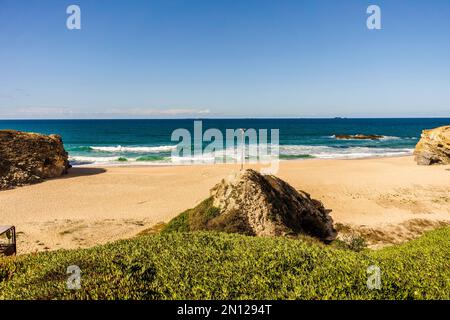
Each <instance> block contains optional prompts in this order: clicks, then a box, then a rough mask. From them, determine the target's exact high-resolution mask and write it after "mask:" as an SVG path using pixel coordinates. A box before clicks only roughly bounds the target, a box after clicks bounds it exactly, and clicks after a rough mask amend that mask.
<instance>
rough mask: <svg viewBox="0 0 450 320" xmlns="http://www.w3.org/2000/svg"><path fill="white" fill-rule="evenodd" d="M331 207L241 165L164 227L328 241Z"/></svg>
mask: <svg viewBox="0 0 450 320" xmlns="http://www.w3.org/2000/svg"><path fill="white" fill-rule="evenodd" d="M330 211H331V210H328V209H325V208H324V206H323V204H322V203H321V202H320V201H318V200H314V199H311V197H310V195H309V194H307V193H306V192H303V191H297V190H295V189H294V188H293V187H291V186H290V185H289V184H288V183H286V182H285V181H283V180H281V179H279V178H277V177H275V176H271V175H265V176H264V175H261V174H260V173H258V172H256V171H254V170H246V171H242V172H240V173H239V174H238V175H236V176H233V177H230V178H227V179H224V180H222V182H220V183H219V184H217V185H216V186H215V187H214V188H213V189H212V190H211V198H209V199H207V200H205V201H204V202H203V203H201V204H200V205H198V206H197V207H196V208H194V209H190V210H188V211H186V212H184V213H182V214H181V215H180V216H178V217H177V218H175V219H174V220H172V221H171V222H170V223H169V225H168V229H171V230H175V231H176V230H178V231H194V230H215V231H224V232H236V233H242V234H247V235H255V236H295V235H299V234H307V235H311V236H314V237H317V238H319V239H320V240H322V241H331V240H333V239H334V238H335V237H336V230H335V229H334V228H333V220H332V219H331V217H330V215H329V212H330Z"/></svg>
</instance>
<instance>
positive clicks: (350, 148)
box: [0, 118, 450, 166]
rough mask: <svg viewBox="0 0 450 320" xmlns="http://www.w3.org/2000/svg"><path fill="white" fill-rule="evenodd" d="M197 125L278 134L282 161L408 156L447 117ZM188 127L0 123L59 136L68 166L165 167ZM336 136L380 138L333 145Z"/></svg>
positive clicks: (181, 123)
mask: <svg viewBox="0 0 450 320" xmlns="http://www.w3.org/2000/svg"><path fill="white" fill-rule="evenodd" d="M198 120H200V119H198ZM201 120H202V125H203V132H204V131H205V130H207V129H209V128H217V129H219V130H220V131H221V132H223V134H224V136H225V130H226V129H237V128H246V129H249V128H253V129H279V146H280V147H279V152H280V158H281V159H285V160H289V159H308V158H320V159H333V158H335V159H349V158H365V157H384V156H402V155H410V154H412V151H413V149H414V146H415V144H416V143H417V142H418V140H419V138H420V133H421V131H422V130H423V129H429V128H434V127H438V126H442V125H449V124H450V118H424V119H418V118H405V119H347V118H335V119H201ZM193 127H194V119H170V120H169V119H163V120H160V119H152V120H0V129H15V130H21V131H28V132H38V133H43V134H51V133H56V134H59V135H61V136H62V138H63V142H64V146H65V148H66V150H67V151H68V153H69V160H70V162H71V164H72V165H74V166H79V165H89V164H90V165H92V164H95V165H144V164H151V165H159V164H171V163H172V159H171V154H172V150H173V149H174V146H175V145H176V144H177V141H171V134H172V132H173V131H174V130H175V129H177V128H185V129H188V130H189V131H190V132H191V133H192V132H193ZM336 134H377V135H382V136H383V138H382V139H380V140H338V139H336V138H335V135H336ZM192 135H193V133H192ZM269 137H270V134H269ZM205 144H207V143H205Z"/></svg>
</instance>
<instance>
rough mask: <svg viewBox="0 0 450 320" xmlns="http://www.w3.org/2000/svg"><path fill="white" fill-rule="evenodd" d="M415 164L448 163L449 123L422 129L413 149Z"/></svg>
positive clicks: (449, 156)
mask: <svg viewBox="0 0 450 320" xmlns="http://www.w3.org/2000/svg"><path fill="white" fill-rule="evenodd" d="M414 156H415V160H416V162H417V164H420V165H432V164H450V125H449V126H443V127H438V128H435V129H430V130H423V131H422V135H421V138H420V141H419V142H418V143H417V145H416V148H415V149H414Z"/></svg>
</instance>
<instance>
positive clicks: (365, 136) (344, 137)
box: [334, 134, 384, 140]
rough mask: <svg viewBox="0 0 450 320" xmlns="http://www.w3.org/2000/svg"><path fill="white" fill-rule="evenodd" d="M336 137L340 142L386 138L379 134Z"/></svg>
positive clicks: (339, 135) (340, 135)
mask: <svg viewBox="0 0 450 320" xmlns="http://www.w3.org/2000/svg"><path fill="white" fill-rule="evenodd" d="M334 137H335V138H336V139H338V140H380V139H383V138H384V136H380V135H377V134H335V135H334Z"/></svg>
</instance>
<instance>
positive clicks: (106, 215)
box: [0, 157, 450, 254]
mask: <svg viewBox="0 0 450 320" xmlns="http://www.w3.org/2000/svg"><path fill="white" fill-rule="evenodd" d="M246 167H250V166H246ZM238 170H239V166H238V165H197V166H164V167H163V166H145V167H130V166H123V167H105V168H99V167H76V168H72V169H71V170H70V173H69V174H68V175H66V176H64V177H62V178H57V179H52V180H48V181H46V182H44V183H41V184H36V185H31V186H25V187H21V188H17V189H14V190H7V191H1V192H0V212H1V214H0V225H4V224H13V225H15V226H16V227H17V231H18V251H19V254H23V253H29V252H35V251H45V250H56V249H61V248H64V249H69V248H80V247H90V246H94V245H97V244H102V243H106V242H110V241H113V240H117V239H122V238H129V237H133V236H134V235H136V234H138V233H139V232H141V231H143V230H146V229H148V228H151V227H152V226H154V225H155V224H157V223H159V222H168V221H169V220H170V219H171V218H173V217H175V216H176V215H177V214H179V213H180V212H182V211H183V210H185V209H188V208H191V207H193V206H195V205H196V204H197V203H199V202H200V201H202V200H203V199H205V198H206V197H207V196H208V194H209V190H210V188H211V187H213V186H214V185H215V184H216V183H218V182H219V181H220V180H221V179H222V178H223V177H225V176H227V175H230V174H233V173H234V172H236V171H238ZM277 176H279V177H280V178H282V179H284V180H286V181H287V182H289V183H290V184H292V185H293V186H294V187H295V188H296V189H300V190H304V191H306V192H308V193H310V194H311V196H312V197H313V198H316V199H318V200H321V201H322V202H323V203H324V205H325V207H327V208H329V209H332V210H333V211H332V213H331V215H332V217H333V219H334V222H335V223H339V224H341V225H344V226H347V227H350V228H352V229H354V230H357V231H359V232H360V233H362V234H363V235H365V236H366V237H367V238H368V239H369V242H370V243H371V245H372V247H374V248H376V247H379V246H384V245H387V244H391V243H398V242H401V241H405V240H408V239H412V238H414V237H416V236H418V235H419V234H421V233H422V232H423V231H424V230H427V229H431V228H434V227H437V226H440V225H443V224H450V196H449V195H450V166H418V165H416V164H415V162H414V161H413V158H412V157H398V158H372V159H359V160H316V159H312V160H304V161H295V160H293V161H282V162H281V163H280V170H279V172H278V174H277Z"/></svg>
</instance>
